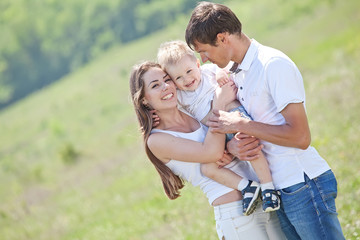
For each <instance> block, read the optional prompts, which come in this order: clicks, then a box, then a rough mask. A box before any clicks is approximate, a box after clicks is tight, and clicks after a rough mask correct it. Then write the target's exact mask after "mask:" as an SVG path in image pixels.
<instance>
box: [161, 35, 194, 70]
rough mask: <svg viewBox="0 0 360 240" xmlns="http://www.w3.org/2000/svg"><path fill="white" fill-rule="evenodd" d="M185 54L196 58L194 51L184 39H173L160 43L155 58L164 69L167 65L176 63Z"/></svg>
mask: <svg viewBox="0 0 360 240" xmlns="http://www.w3.org/2000/svg"><path fill="white" fill-rule="evenodd" d="M185 56H189V57H191V58H192V59H194V60H195V61H196V60H197V58H196V56H195V53H194V51H193V50H191V48H189V46H188V45H187V44H186V43H185V42H184V41H180V40H175V41H170V42H164V43H162V44H161V45H160V47H159V50H158V54H157V59H158V63H159V64H160V65H161V67H162V68H163V69H164V70H165V71H166V68H167V67H168V66H169V65H174V64H177V63H178V62H179V61H180V60H181V59H182V58H183V57H185Z"/></svg>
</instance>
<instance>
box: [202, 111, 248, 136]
mask: <svg viewBox="0 0 360 240" xmlns="http://www.w3.org/2000/svg"><path fill="white" fill-rule="evenodd" d="M212 113H213V114H212V115H211V116H210V117H209V120H208V121H207V122H206V125H207V126H208V127H210V128H211V131H212V132H217V133H236V132H239V131H240V130H239V129H238V128H239V123H240V124H241V123H246V122H248V121H250V120H249V119H246V118H243V117H241V115H240V113H239V112H237V111H235V112H225V111H221V110H216V109H214V110H213V111H212Z"/></svg>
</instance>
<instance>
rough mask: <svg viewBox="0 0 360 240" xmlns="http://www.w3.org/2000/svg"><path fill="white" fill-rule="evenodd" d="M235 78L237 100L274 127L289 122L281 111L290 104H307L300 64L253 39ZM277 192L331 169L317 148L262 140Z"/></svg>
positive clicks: (253, 114)
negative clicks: (285, 145)
mask: <svg viewBox="0 0 360 240" xmlns="http://www.w3.org/2000/svg"><path fill="white" fill-rule="evenodd" d="M239 68H240V69H241V71H240V72H239V73H237V74H236V75H235V78H234V79H235V83H236V85H237V87H238V93H237V97H238V99H239V101H240V102H241V104H242V105H243V106H244V107H245V109H246V111H247V112H248V113H249V114H250V115H251V117H252V118H253V119H254V120H255V121H258V122H263V123H267V124H271V125H282V124H284V123H285V119H284V117H283V116H282V115H281V114H280V112H281V111H282V110H283V109H284V108H285V107H286V106H287V105H288V104H290V103H301V102H302V103H304V106H305V90H304V84H303V79H302V76H301V74H300V72H299V70H298V68H297V67H296V65H295V64H294V63H293V61H291V59H290V58H289V57H287V56H286V55H285V54H284V53H282V52H280V51H279V50H276V49H273V48H270V47H266V46H263V45H261V44H259V43H258V42H257V41H255V40H254V39H252V41H251V45H250V47H249V49H248V51H247V52H246V55H245V57H244V59H243V61H242V63H241V64H240V65H239ZM262 144H263V145H264V148H263V152H264V153H265V156H266V158H267V159H268V162H269V167H270V170H271V173H272V177H273V182H274V185H275V187H276V188H277V189H282V188H286V187H289V186H292V185H294V184H297V183H300V182H304V172H305V173H306V174H307V175H308V176H309V178H310V179H312V178H315V177H317V176H319V175H320V174H322V173H324V172H325V171H327V170H329V169H330V167H329V165H328V164H327V162H326V161H325V160H324V159H323V158H322V157H321V156H320V155H319V154H318V152H317V151H316V150H315V148H313V147H311V146H310V147H309V148H308V149H306V150H301V149H298V148H292V147H284V146H279V145H275V144H272V143H269V142H266V141H262Z"/></svg>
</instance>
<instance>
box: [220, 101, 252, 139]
mask: <svg viewBox="0 0 360 240" xmlns="http://www.w3.org/2000/svg"><path fill="white" fill-rule="evenodd" d="M236 111H237V112H240V116H241V117H243V118H247V119H250V120H253V119H252V117H251V116H250V115H249V114H248V113H247V111H246V110H245V108H244V107H243V105H240V106H238V107H236V108H233V109H231V110H230V111H229V112H236ZM234 136H235V133H226V142H228V141H230V140H231V139H232V138H233V137H234Z"/></svg>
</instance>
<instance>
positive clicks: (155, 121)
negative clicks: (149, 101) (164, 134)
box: [150, 110, 160, 128]
mask: <svg viewBox="0 0 360 240" xmlns="http://www.w3.org/2000/svg"><path fill="white" fill-rule="evenodd" d="M150 114H152V119H153V125H152V127H153V128H154V127H157V126H159V124H160V118H159V116H158V115H157V114H156V110H151V111H150Z"/></svg>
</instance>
